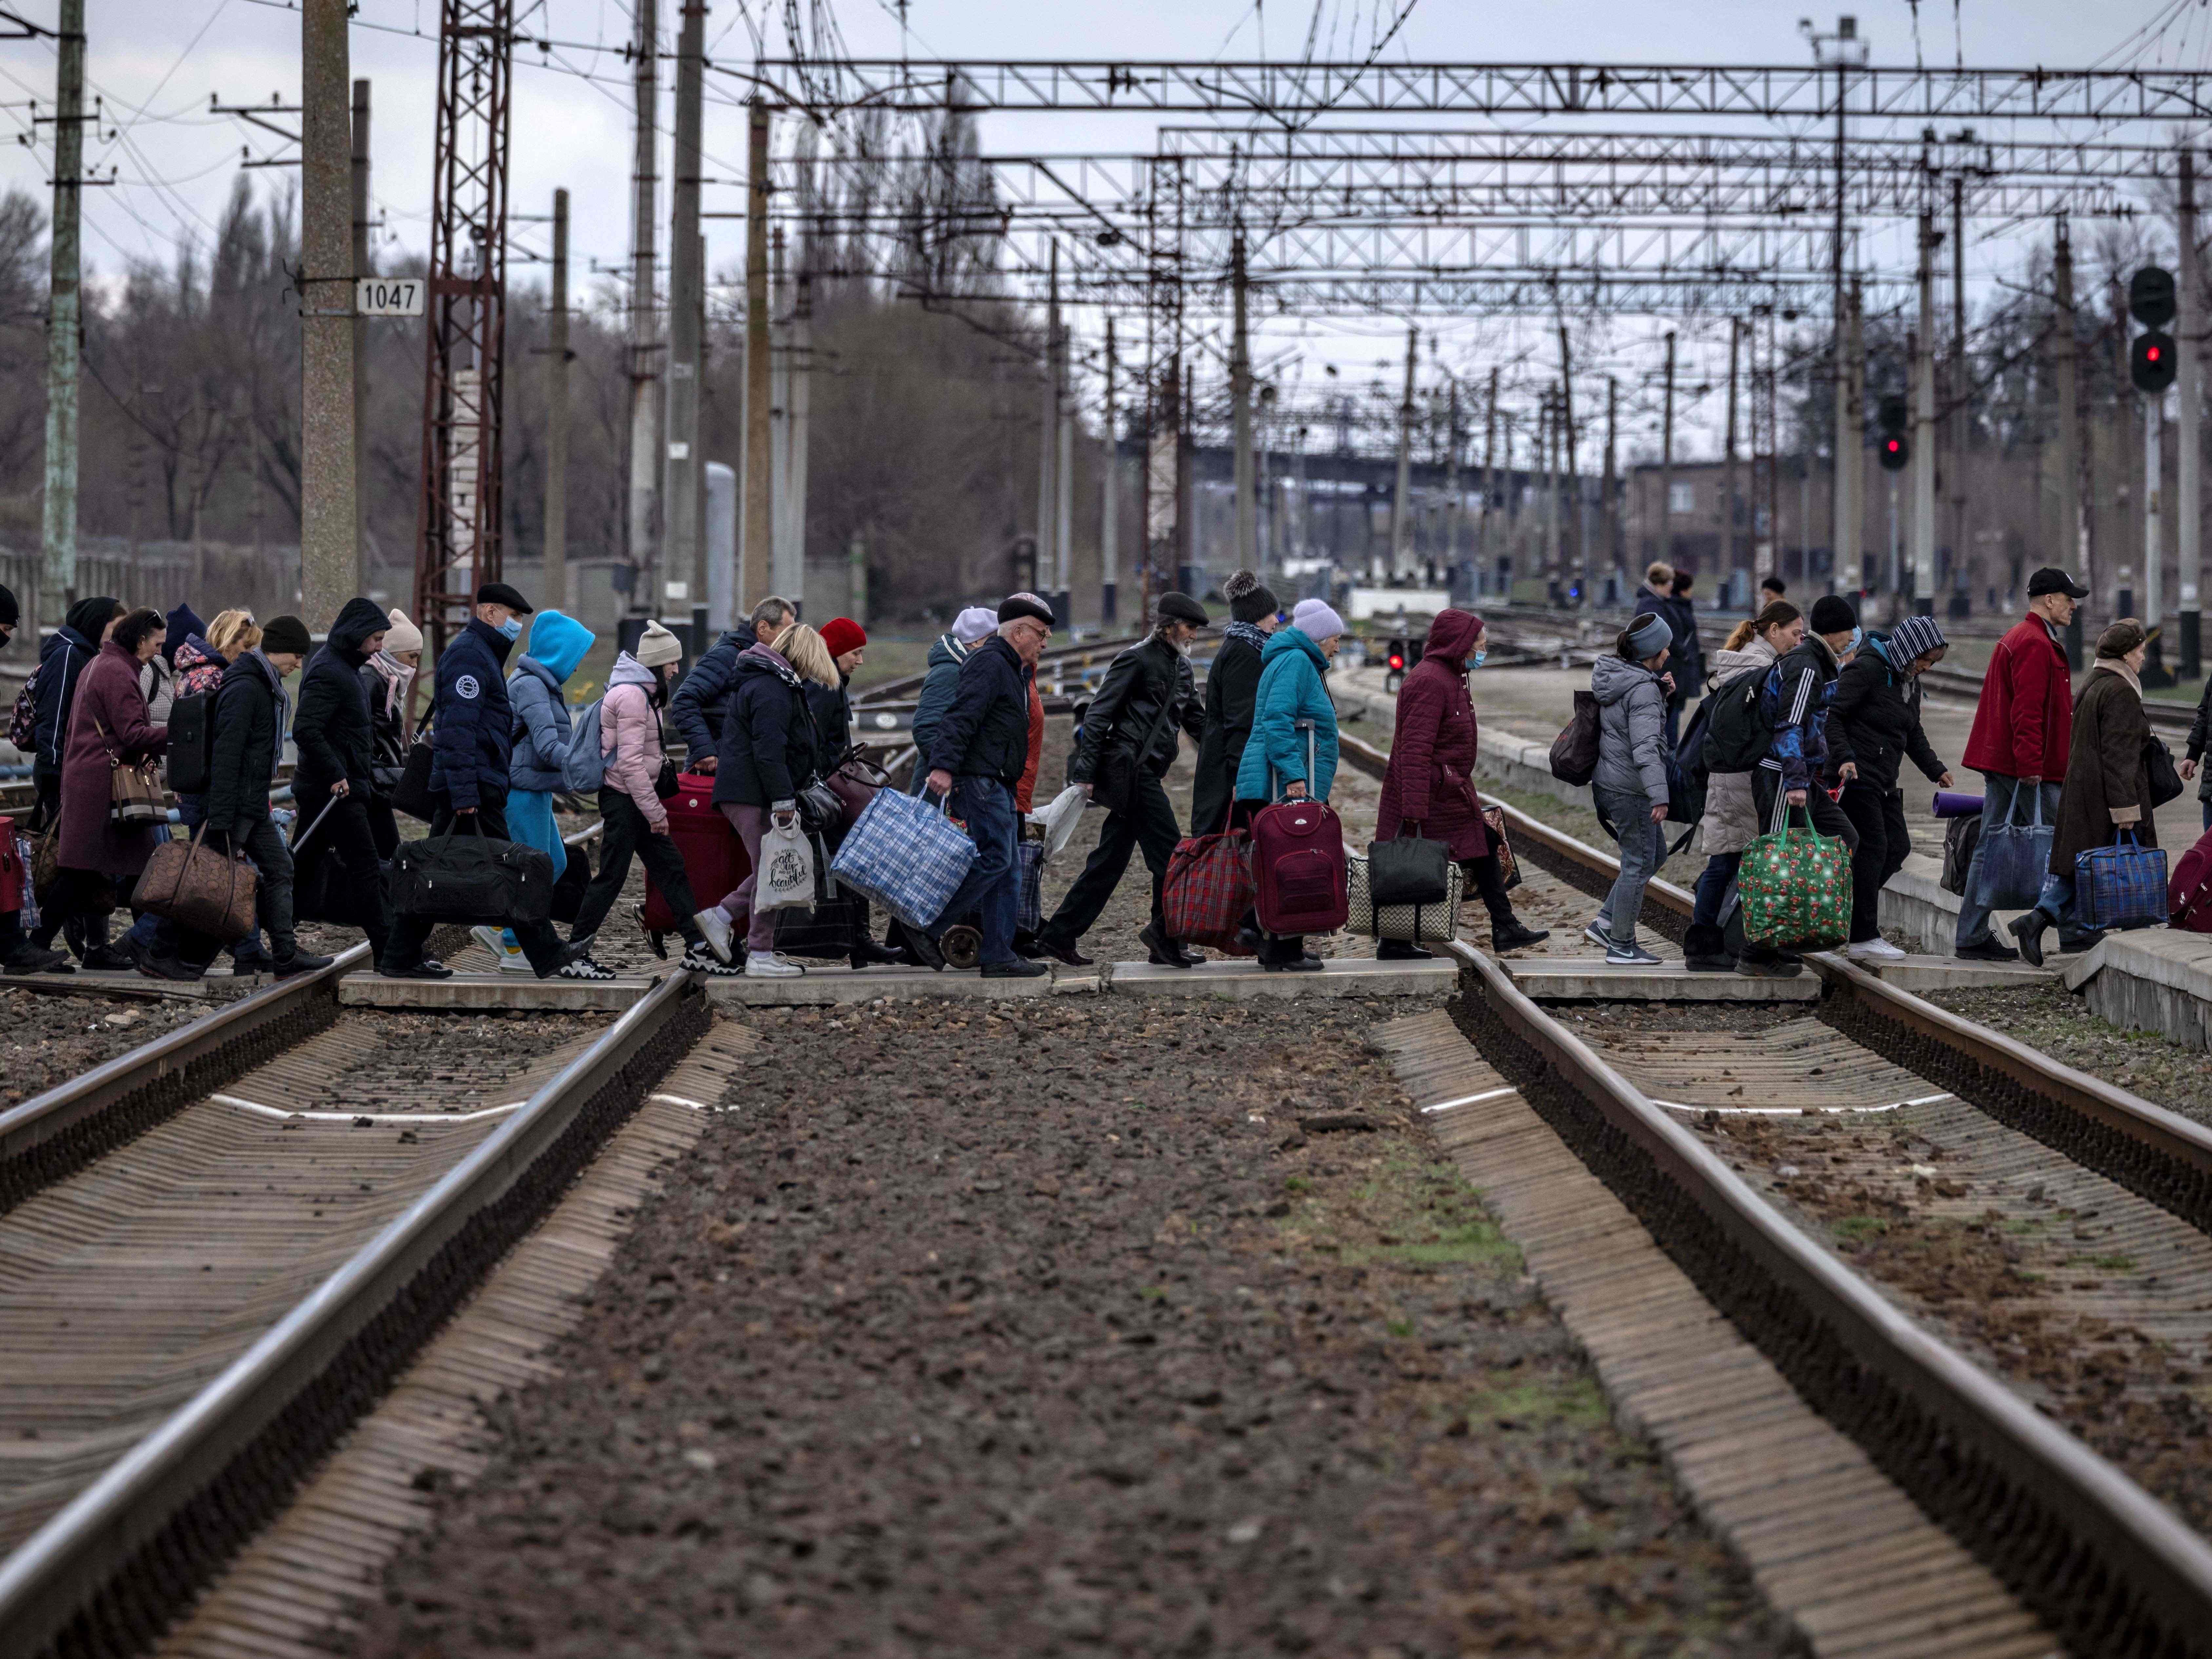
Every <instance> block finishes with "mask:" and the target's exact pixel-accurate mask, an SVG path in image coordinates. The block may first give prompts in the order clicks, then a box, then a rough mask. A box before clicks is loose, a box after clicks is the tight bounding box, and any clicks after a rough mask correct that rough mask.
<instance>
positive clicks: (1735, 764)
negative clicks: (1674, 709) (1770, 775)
mask: <svg viewBox="0 0 2212 1659" xmlns="http://www.w3.org/2000/svg"><path fill="white" fill-rule="evenodd" d="M1766 677H1767V670H1765V669H1764V668H1747V669H1746V670H1745V671H1743V672H1742V673H1741V674H1738V675H1737V676H1736V677H1735V678H1733V679H1730V680H1724V681H1723V682H1722V683H1721V684H1720V685H1718V686H1717V687H1716V688H1715V689H1714V691H1713V694H1712V695H1711V696H1709V697H1707V698H1706V699H1705V702H1702V703H1699V705H1698V712H1697V714H1696V716H1695V718H1694V719H1692V721H1691V722H1690V725H1691V729H1692V731H1695V732H1698V733H1699V738H1700V746H1701V748H1702V750H1703V752H1702V754H1701V755H1700V756H1699V759H1700V760H1701V761H1702V762H1703V763H1704V765H1705V770H1706V771H1707V772H1709V773H1710V772H1748V771H1750V770H1751V769H1752V768H1753V767H1754V766H1757V765H1758V764H1759V762H1761V761H1763V760H1765V758H1766V751H1767V750H1768V749H1769V748H1771V746H1772V744H1773V741H1774V723H1773V721H1772V720H1771V719H1770V718H1769V717H1768V715H1767V712H1766V707H1765V694H1766Z"/></svg>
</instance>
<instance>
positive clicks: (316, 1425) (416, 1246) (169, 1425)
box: [0, 969, 708, 1659]
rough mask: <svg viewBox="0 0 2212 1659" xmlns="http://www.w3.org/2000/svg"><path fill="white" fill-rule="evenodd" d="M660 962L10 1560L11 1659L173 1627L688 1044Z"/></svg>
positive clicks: (694, 1020) (4, 1588) (703, 1018)
mask: <svg viewBox="0 0 2212 1659" xmlns="http://www.w3.org/2000/svg"><path fill="white" fill-rule="evenodd" d="M707 1018H708V1016H707V1013H706V1009H705V1002H704V999H703V997H702V994H700V991H699V989H698V987H697V986H696V984H695V983H694V982H693V980H692V976H691V975H690V974H688V973H686V972H684V971H683V970H681V969H679V970H678V971H677V972H676V973H674V974H671V975H670V976H669V977H668V978H666V979H665V980H663V981H661V982H660V983H659V985H658V986H656V987H653V990H652V991H651V992H649V993H648V994H647V995H646V996H645V997H644V998H643V999H642V1000H641V1001H639V1002H638V1003H637V1004H635V1006H632V1007H631V1008H629V1010H627V1011H626V1012H624V1013H623V1015H622V1016H621V1017H620V1018H618V1019H617V1020H616V1021H615V1023H614V1024H612V1025H611V1027H610V1028H609V1029H608V1030H606V1031H605V1033H604V1034H603V1035H602V1036H600V1037H599V1039H598V1040H597V1041H596V1042H593V1043H592V1046H591V1047H590V1048H587V1049H586V1050H585V1052H584V1053H583V1054H580V1055H579V1056H578V1057H577V1058H576V1059H575V1060H573V1061H571V1062H570V1063H569V1064H568V1066H565V1067H564V1068H563V1069H562V1071H561V1073H559V1075H557V1076H556V1077H555V1078H554V1079H552V1080H551V1081H550V1082H549V1083H547V1084H546V1085H544V1087H542V1088H540V1089H539V1090H538V1091H537V1092H536V1093H534V1094H532V1096H531V1097H530V1098H529V1100H528V1101H527V1102H526V1103H524V1105H523V1107H522V1109H520V1111H518V1112H516V1113H515V1114H514V1115H513V1116H512V1117H510V1118H508V1119H507V1121H505V1122H504V1123H502V1124H501V1126H500V1127H498V1128H497V1129H496V1130H495V1131H494V1132H493V1133H492V1134H491V1135H490V1136H489V1138H488V1139H485V1140H484V1141H483V1144H482V1145H480V1146H477V1148H476V1149H475V1150H474V1151H473V1152H470V1153H469V1154H468V1156H467V1157H465V1158H463V1159H462V1160H461V1162H460V1163H459V1164H456V1165H455V1166H454V1167H453V1169H452V1170H449V1171H448V1172H447V1174H446V1176H444V1177H443V1178H442V1179H441V1180H440V1181H439V1182H438V1183H437V1185H436V1186H435V1187H433V1188H431V1189H430V1190H429V1191H428V1192H427V1193H425V1194H423V1195H422V1197H421V1198H420V1199H418V1200H416V1202H415V1203H414V1204H413V1205H412V1206H410V1207H409V1208H408V1210H407V1211H406V1212H405V1213H404V1214H403V1215H401V1216H399V1217H398V1218H397V1219H396V1220H394V1221H392V1223H391V1224H390V1225H387V1226H386V1228H385V1229H384V1230H383V1231H381V1232H380V1233H379V1234H378V1235H377V1236H376V1237H374V1239H372V1240H371V1241H370V1242H369V1243H368V1244H367V1245H365V1246H364V1247H363V1248H362V1249H361V1250H360V1251H358V1252H357V1253H356V1254H355V1255H353V1256H352V1257H351V1258H350V1259H349V1261H346V1263H345V1264H344V1265H343V1267H339V1268H338V1269H337V1272H335V1273H332V1274H331V1276H330V1277H329V1278H328V1279H325V1281H324V1282H323V1283H322V1284H321V1285H319V1286H318V1287H317V1288H316V1289H315V1290H314V1291H313V1292H312V1293H311V1294H310V1295H309V1296H308V1297H307V1298H306V1299H305V1300H304V1301H302V1302H301V1303H300V1304H299V1305H298V1306H296V1307H295V1308H294V1309H293V1310H292V1311H291V1312H290V1313H289V1314H288V1315H287V1316H285V1317H284V1318H283V1320H282V1321H281V1322H279V1323H278V1324H276V1326H274V1327H273V1328H270V1330H269V1331H267V1332H266V1333H264V1334H263V1335H262V1336H261V1338H260V1339H259V1340H258V1341H256V1342H255V1343H254V1344H253V1346H252V1347H251V1348H249V1349H248V1350H247V1351H246V1352H245V1353H243V1354H241V1355H240V1357H239V1358H237V1359H236V1360H235V1361H234V1362H233V1363H232V1364H230V1365H229V1366H228V1368H227V1369H226V1370H224V1371H223V1373H222V1375H221V1376H218V1377H216V1379H215V1380H214V1381H213V1382H211V1383H209V1384H208V1385H207V1387H206V1388H204V1389H202V1390H200V1392H199V1393H198V1394H197V1395H195V1396H194V1397H193V1398H192V1399H191V1401H188V1402H186V1403H185V1405H184V1406H183V1407H179V1409H178V1410H177V1411H176V1412H174V1413H172V1414H171V1416H170V1417H169V1418H168V1419H167V1420H166V1421H165V1422H163V1423H162V1424H161V1426H160V1427H159V1428H157V1429H155V1431H153V1432H152V1433H151V1434H149V1435H148V1436H147V1437H145V1438H144V1439H143V1440H141V1441H140V1442H138V1443H137V1445H135V1446H133V1447H132V1448H131V1450H130V1451H128V1452H127V1453H125V1455H123V1457H122V1458H121V1459H119V1460H118V1462H116V1463H115V1464H113V1465H112V1467H111V1468H108V1469H107V1470H106V1473H104V1474H102V1475H101V1476H100V1478H99V1479H98V1480H95V1481H94V1483H93V1484H92V1485H91V1486H89V1487H88V1488H87V1489H86V1490H85V1491H84V1492H82V1493H80V1494H79V1495H78V1496H77V1498H76V1499H75V1501H73V1502H72V1503H71V1504H70V1505H69V1506H68V1507H67V1508H66V1509H64V1510H62V1511H61V1512H60V1513H59V1514H58V1515H57V1516H54V1517H53V1518H52V1520H51V1521H49V1522H47V1523H46V1526H44V1527H43V1528H40V1530H39V1531H38V1532H37V1533H35V1534H33V1535H32V1537H31V1538H30V1539H28V1540H27V1541H26V1542H25V1543H24V1544H23V1545H22V1546H21V1547H20V1548H19V1549H17V1550H16V1551H15V1553H13V1554H12V1555H10V1556H9V1557H8V1558H7V1559H5V1560H4V1561H0V1659H34V1656H40V1655H45V1654H48V1653H53V1652H57V1651H60V1652H66V1653H69V1654H70V1655H76V1654H80V1653H82V1654H120V1653H125V1652H129V1651H132V1650H136V1649H137V1647H138V1646H140V1645H142V1644H144V1643H145V1642H147V1641H149V1640H150V1639H151V1638H153V1637H154V1636H155V1635H156V1634H158V1632H160V1630H161V1628H162V1626H163V1625H164V1623H165V1622H166V1620H167V1618H168V1617H169V1616H170V1615H171V1614H172V1613H173V1612H174V1611H176V1610H177V1609H178V1608H179V1607H181V1606H183V1605H185V1603H186V1602H187V1601H189V1599H190V1596H191V1594H192V1592H193V1591H194V1590H195V1589H197V1586H198V1584H199V1583H201V1582H203V1581H204V1578H205V1577H207V1576H208V1575H209V1574H210V1573H211V1572H212V1571H214V1570H215V1569H216V1568H217V1567H218V1566H219V1565H221V1563H222V1561H223V1560H224V1559H227V1557H228V1554H229V1553H230V1552H231V1551H232V1550H234V1548H235V1547H237V1546H238V1545H239V1544H240V1543H241V1542H243V1541H244V1540H245V1539H246V1537H248V1536H250V1535H251V1534H252V1533H253V1532H254V1531H255V1530H257V1529H258V1527H259V1526H260V1525H261V1524H262V1523H263V1522H264V1520H265V1519H266V1518H267V1517H268V1516H270V1515H272V1514H273V1513H275V1512H276V1510H277V1509H278V1508H281V1506H282V1504H283V1502H284V1501H285V1498H286V1496H287V1494H289V1492H290V1491H291V1490H292V1489H293V1488H294V1487H295V1486H296V1484H297V1483H298V1481H299V1480H301V1478H302V1477H303V1476H304V1475H305V1474H307V1472H308V1471H309V1470H310V1469H311V1468H312V1467H313V1464H314V1463H315V1462H316V1461H317V1460H318V1459H319V1457H320V1456H321V1455H322V1454H323V1452H324V1451H325V1449H327V1448H328V1447H329V1446H330V1445H331V1443H333V1442H335V1440H336V1439H337V1437H339V1436H340V1435H342V1434H343V1432H344V1431H345V1430H346V1429H347V1428H348V1427H349V1425H351V1423H352V1422H353V1421H354V1419H356V1418H357V1417H358V1416H359V1415H360V1414H361V1413H362V1412H364V1411H366V1410H367V1409H368V1407H369V1406H370V1405H372V1404H373V1403H374V1400H375V1399H376V1397H377V1396H378V1395H380V1393H381V1392H382V1390H383V1389H384V1387H385V1386H386V1384H387V1383H389V1381H390V1380H391V1379H392V1376H395V1375H396V1374H397V1372H398V1370H399V1369H400V1368H401V1367H402V1366H403V1365H404V1364H405V1363H406V1361H407V1359H408V1358H409V1357H410V1355H411V1354H412V1353H413V1352H415V1351H416V1348H418V1347H419V1346H420V1345H421V1344H422V1341H423V1340H426V1339H427V1338H428V1335H429V1334H431V1332H432V1331H434V1330H435V1328H437V1326H438V1325H439V1324H440V1323H441V1322H442V1321H443V1320H444V1318H445V1316H447V1313H449V1312H450V1311H451V1310H452V1309H453V1307H454V1306H455V1305H457V1304H458V1303H459V1300H460V1299H461V1298H462V1297H464V1296H465V1294H466V1293H467V1291H468V1289H469V1288H470V1286H471V1285H473V1283H474V1282H475V1280H476V1279H477V1278H478V1277H479V1276H480V1275H481V1273H482V1272H483V1270H484V1269H486V1268H488V1267H489V1266H490V1264H491V1263H492V1262H494V1261H496V1260H497V1259H498V1258H499V1256H500V1255H502V1254H503V1253H504V1252H505V1250H506V1249H507V1247H508V1246H509V1245H510V1244H511V1243H513V1241H514V1239H516V1238H517V1237H520V1235H521V1233H522V1232H523V1231H526V1229H527V1228H528V1227H529V1226H530V1225H532V1223H533V1222H534V1221H535V1220H536V1218H538V1215H539V1214H541V1213H542V1212H544V1209H545V1208H546V1207H548V1206H550V1204H551V1202H552V1201H553V1200H556V1198H557V1197H558V1196H559V1194H560V1193H561V1191H562V1189H563V1188H565V1187H566V1186H567V1184H568V1181H569V1180H570V1179H571V1178H572V1177H573V1176H574V1174H575V1173H576V1171H577V1170H580V1168H581V1167H582V1165H583V1164H584V1162H585V1161H586V1159H587V1158H589V1157H590V1155H591V1154H592V1152H593V1151H594V1150H595V1149H596V1148H597V1146H598V1145H599V1141H600V1140H601V1139H604V1137H605V1134H606V1133H608V1132H609V1131H611V1129H612V1128H613V1127H614V1126H615V1124H616V1123H617V1122H618V1121H620V1120H621V1118H622V1117H623V1116H624V1115H627V1114H628V1112H629V1109H631V1108H632V1107H634V1106H635V1104H636V1103H637V1102H638V1101H639V1100H640V1099H641V1098H642V1097H643V1096H644V1094H645V1093H646V1091H647V1090H648V1089H649V1088H650V1087H651V1086H652V1085H653V1082H654V1081H655V1080H657V1079H659V1077H660V1076H661V1075H662V1074H663V1073H665V1070H666V1069H667V1067H668V1066H670V1065H671V1064H672V1063H673V1061H674V1059H675V1057H676V1055H677V1054H678V1053H680V1052H681V1050H682V1049H683V1048H687V1047H689V1045H690V1042H692V1041H693V1040H695V1038H696V1035H697V1034H698V1032H700V1031H701V1030H703V1029H704V1027H705V1024H706V1022H707Z"/></svg>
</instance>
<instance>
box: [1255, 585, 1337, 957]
mask: <svg viewBox="0 0 2212 1659" xmlns="http://www.w3.org/2000/svg"><path fill="white" fill-rule="evenodd" d="M1343 640H1344V619H1343V618H1342V617H1339V616H1338V615H1337V614H1336V612H1335V611H1334V609H1332V608H1331V607H1330V606H1329V605H1328V604H1327V603H1326V602H1325V601H1323V600H1321V599H1301V600H1299V601H1298V603H1297V608H1296V609H1295V610H1293V611H1291V623H1290V626H1289V627H1287V628H1285V629H1279V630H1278V631H1277V632H1276V633H1274V634H1273V635H1270V636H1269V638H1268V640H1267V647H1266V648H1265V649H1264V650H1262V651H1261V653H1260V689H1259V691H1258V693H1257V694H1256V696H1255V702H1254V712H1253V717H1252V735H1251V737H1250V738H1249V739H1248V740H1247V741H1246V743H1245V744H1244V758H1243V760H1242V761H1241V762H1239V763H1238V764H1237V800H1238V802H1239V803H1241V804H1244V805H1246V806H1247V809H1248V811H1249V812H1250V813H1251V814H1252V815H1253V841H1254V848H1253V878H1254V881H1255V884H1256V885H1257V886H1258V887H1259V889H1260V895H1259V899H1260V902H1258V903H1257V904H1255V906H1254V908H1253V915H1252V916H1251V917H1250V918H1249V920H1248V921H1247V924H1246V926H1247V929H1248V932H1249V938H1248V940H1247V942H1248V943H1249V944H1250V945H1251V946H1252V948H1253V951H1254V952H1255V954H1256V955H1257V956H1258V957H1259V958H1260V965H1261V967H1262V968H1264V969H1267V971H1268V972H1270V973H1309V974H1310V973H1318V972H1320V971H1321V966H1322V960H1321V958H1320V957H1317V956H1313V955H1310V954H1309V953H1308V952H1307V951H1306V948H1305V937H1304V934H1303V933H1291V932H1289V931H1287V930H1284V929H1281V928H1279V927H1278V928H1270V927H1267V925H1266V924H1267V921H1268V920H1269V919H1270V914H1271V911H1272V899H1271V882H1272V880H1273V875H1274V873H1275V872H1274V869H1273V864H1274V863H1276V862H1279V860H1269V858H1268V848H1267V845H1266V844H1265V843H1266V842H1267V841H1268V840H1269V839H1270V838H1269V837H1268V836H1264V835H1263V834H1262V826H1261V823H1260V822H1259V817H1260V816H1261V813H1262V810H1263V809H1264V808H1265V807H1266V806H1267V803H1268V800H1269V798H1270V797H1271V796H1272V795H1273V793H1274V787H1275V782H1276V781H1277V780H1279V781H1280V783H1281V789H1282V799H1283V800H1284V801H1285V803H1290V802H1298V801H1311V802H1315V803H1317V804H1321V805H1326V804H1327V802H1328V792H1329V786H1330V785H1331V784H1332V783H1334V781H1335V780H1336V756H1337V743H1336V705H1335V704H1334V702H1330V701H1329V695H1328V685H1327V684H1325V683H1324V682H1323V679H1322V676H1324V675H1325V674H1327V673H1328V669H1329V665H1330V664H1331V663H1333V662H1334V661H1335V659H1336V651H1337V647H1338V646H1339V645H1340V644H1342V643H1343ZM1293 816H1295V815H1293ZM1315 816H1316V817H1318V815H1315ZM1329 817H1330V818H1331V819H1334V813H1331V814H1329ZM1273 823H1275V824H1276V825H1277V826H1279V827H1281V828H1285V829H1287V828H1289V827H1290V825H1289V824H1288V823H1287V821H1285V820H1284V819H1282V818H1280V817H1278V818H1277V819H1276V820H1274V821H1273ZM1316 834H1317V832H1316V831H1314V830H1312V829H1311V828H1310V826H1309V827H1308V828H1307V829H1306V830H1305V831H1304V833H1302V835H1301V836H1299V837H1298V838H1299V839H1300V840H1302V841H1304V842H1307V843H1309V844H1310V846H1311V847H1312V848H1313V849H1314V850H1316V851H1318V852H1320V853H1321V854H1322V855H1323V856H1324V857H1328V858H1331V859H1333V860H1334V866H1335V871H1336V876H1335V891H1336V894H1337V895H1338V902H1339V903H1341V899H1342V895H1343V893H1344V877H1345V864H1344V842H1343V836H1342V835H1341V834H1340V833H1339V834H1337V835H1336V836H1335V845H1334V847H1333V848H1328V847H1323V846H1322V845H1321V844H1320V842H1319V841H1318V840H1317V839H1316ZM1283 919H1284V918H1283V917H1282V916H1280V915H1275V916H1273V920H1276V921H1282V920H1283ZM1341 924H1342V915H1341V912H1339V914H1338V921H1337V923H1336V925H1338V926H1340V925H1341ZM1316 931H1326V930H1316Z"/></svg>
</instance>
